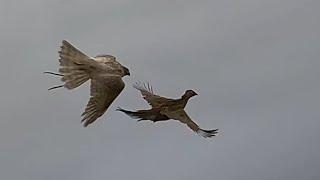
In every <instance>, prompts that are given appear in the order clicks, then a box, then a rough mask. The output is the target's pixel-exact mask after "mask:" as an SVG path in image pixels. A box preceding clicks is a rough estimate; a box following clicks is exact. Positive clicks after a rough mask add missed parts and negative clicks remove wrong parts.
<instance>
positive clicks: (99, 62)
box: [45, 40, 130, 127]
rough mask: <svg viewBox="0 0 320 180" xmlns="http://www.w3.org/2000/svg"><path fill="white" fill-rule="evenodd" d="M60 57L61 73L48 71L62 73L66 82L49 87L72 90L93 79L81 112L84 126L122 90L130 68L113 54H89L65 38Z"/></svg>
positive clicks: (94, 118)
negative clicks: (118, 60) (123, 64)
mask: <svg viewBox="0 0 320 180" xmlns="http://www.w3.org/2000/svg"><path fill="white" fill-rule="evenodd" d="M59 57H60V59H59V62H60V68H59V73H53V72H45V73H47V74H53V75H57V76H61V81H63V82H64V84H63V85H60V86H55V87H52V88H50V89H49V90H52V89H56V88H60V87H65V88H67V89H70V90H71V89H74V88H76V87H79V86H80V85H81V84H83V83H84V82H86V81H88V80H89V79H90V80H91V85H90V96H91V97H90V100H89V102H88V104H87V107H86V109H85V111H84V112H83V114H82V115H81V116H82V117H83V118H82V120H81V122H82V123H83V126H84V127H87V126H88V125H89V124H91V123H93V122H94V121H95V120H97V118H99V117H100V116H102V115H103V114H104V113H105V112H106V111H107V109H108V107H109V106H110V104H111V103H112V102H113V101H114V100H115V98H116V97H118V95H119V94H120V93H121V91H122V90H123V88H124V86H125V84H124V82H123V81H122V77H124V76H126V75H129V76H130V72H129V69H128V68H126V67H124V66H122V65H121V64H120V63H119V62H117V61H116V58H115V57H114V56H111V55H98V56H96V57H89V56H87V55H86V54H84V53H83V52H81V51H80V50H78V49H77V48H75V47H74V46H73V45H72V44H70V43H69V42H67V41H66V40H63V41H62V46H61V49H60V51H59Z"/></svg>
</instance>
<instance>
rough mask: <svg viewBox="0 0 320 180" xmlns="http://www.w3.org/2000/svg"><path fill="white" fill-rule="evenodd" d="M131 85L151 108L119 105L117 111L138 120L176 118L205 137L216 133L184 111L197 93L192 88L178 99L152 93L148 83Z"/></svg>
mask: <svg viewBox="0 0 320 180" xmlns="http://www.w3.org/2000/svg"><path fill="white" fill-rule="evenodd" d="M133 87H134V88H136V89H137V90H139V91H140V92H141V94H142V97H143V98H144V99H145V100H146V101H147V102H148V103H149V105H151V107H152V108H151V109H148V110H138V111H128V110H125V109H122V108H120V107H119V108H118V109H117V110H118V111H121V112H124V113H125V114H127V115H128V116H130V117H131V118H134V119H138V121H142V120H150V121H153V122H158V121H166V120H170V119H173V120H178V121H180V122H181V123H184V124H186V125H187V126H188V127H189V128H190V129H192V130H193V131H194V132H196V133H197V134H199V135H201V136H202V137H205V138H207V137H213V136H215V135H216V133H218V129H213V130H204V129H201V128H200V127H199V126H198V125H197V124H196V123H195V122H193V121H192V120H191V118H190V117H189V116H188V114H187V113H186V112H185V110H184V108H185V106H186V104H187V102H188V100H189V99H190V98H191V97H193V96H195V95H197V93H195V92H194V91H193V90H187V91H186V92H185V93H184V94H183V95H182V97H181V98H179V99H168V98H165V97H161V96H158V95H156V94H154V93H153V89H152V86H150V84H143V83H136V84H134V85H133Z"/></svg>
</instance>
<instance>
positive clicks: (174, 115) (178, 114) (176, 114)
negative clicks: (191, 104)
mask: <svg viewBox="0 0 320 180" xmlns="http://www.w3.org/2000/svg"><path fill="white" fill-rule="evenodd" d="M161 113H162V114H164V115H166V116H168V117H169V118H170V119H175V120H178V121H180V122H182V123H184V124H186V125H187V126H188V127H189V128H190V129H192V130H193V131H194V132H196V133H197V134H199V135H200V136H202V137H205V138H207V137H212V136H215V134H216V133H218V129H213V130H204V129H201V128H200V127H199V126H198V125H197V124H196V123H195V122H193V121H192V119H191V118H190V117H189V116H188V114H187V113H186V112H185V111H184V110H183V109H182V110H178V111H168V110H164V111H162V112H161Z"/></svg>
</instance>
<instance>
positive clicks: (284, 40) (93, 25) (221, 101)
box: [0, 0, 320, 180]
mask: <svg viewBox="0 0 320 180" xmlns="http://www.w3.org/2000/svg"><path fill="white" fill-rule="evenodd" d="M319 8H320V1H318V0H303V1H302V0H242V1H239V0H207V1H206V0H199V1H193V0H176V1H174V0H158V1H152V0H135V1H133V0H131V1H130V0H108V1H103V2H102V1H101V2H100V1H93V0H92V1H75V0H73V1H71V0H70V1H62V0H59V1H58V0H56V1H43V0H38V1H14V0H1V1H0V23H1V26H0V29H1V34H0V55H1V62H2V65H1V66H0V69H1V70H0V82H1V94H0V144H1V145H0V179H4V180H18V179H25V180H29V179H30V180H57V179H61V180H62V179H67V180H88V179H90V180H100V179H132V180H133V179H137V180H150V179H153V180H165V179H168V180H194V179H206V180H215V179H217V180H232V179H237V180H283V179H290V180H302V179H304V180H318V179H320V172H319V169H320V141H319V137H320V131H319V128H320V113H319V107H320V95H319V92H320V83H319V79H320V70H319V69H320V59H319V56H320V34H319V32H320V21H319V19H320V11H319ZM63 39H66V40H68V41H70V42H71V43H73V44H74V45H75V46H76V47H78V48H79V49H81V50H83V51H84V52H86V53H87V54H89V55H91V56H94V55H96V54H112V55H115V56H116V57H117V58H118V60H119V61H120V62H121V63H122V64H123V65H125V66H127V67H129V68H130V71H131V76H130V77H125V78H124V81H125V82H126V84H127V86H126V88H125V90H124V91H123V92H122V93H121V94H120V96H119V97H118V98H117V99H116V100H115V101H114V103H113V104H112V106H111V107H110V108H109V110H108V112H107V113H106V114H104V115H103V116H102V117H101V118H100V119H99V120H98V121H96V122H95V123H94V124H92V125H91V126H89V127H88V128H83V127H82V126H81V124H80V120H81V117H80V115H81V113H82V112H83V110H84V108H85V105H86V104H87V101H88V98H89V86H88V85H89V83H86V84H85V85H83V86H81V87H79V88H77V89H75V90H72V91H68V90H66V89H58V90H56V91H52V92H51V91H50V92H48V91H47V88H49V87H52V86H54V85H59V84H61V82H60V81H59V78H56V77H51V76H47V75H44V74H42V72H43V71H46V70H50V71H57V69H58V53H57V51H58V49H59V46H60V44H61V41H62V40H63ZM138 80H142V81H148V82H150V83H151V84H153V88H154V90H155V92H156V93H157V94H160V95H163V96H166V97H172V98H178V97H180V96H181V95H182V94H183V92H184V91H185V90H186V89H193V90H195V91H196V92H197V93H198V94H199V96H196V97H194V98H192V99H191V100H190V101H189V104H188V106H187V107H186V110H187V112H188V113H189V115H190V116H191V117H192V118H193V119H194V121H196V122H197V123H198V124H199V125H200V126H201V127H202V128H204V129H213V128H219V130H220V133H219V135H218V136H217V137H214V138H212V139H204V138H202V137H200V136H198V135H196V134H195V133H194V132H192V131H191V130H190V129H188V128H187V127H186V126H185V125H183V124H180V123H178V122H175V121H168V122H161V123H155V124H154V123H152V122H139V123H137V122H136V121H135V120H132V119H130V118H128V117H127V116H126V115H124V114H122V113H119V112H116V111H114V110H115V109H116V107H118V106H121V107H123V108H126V109H133V110H135V109H142V108H147V107H148V106H147V103H145V102H144V100H143V99H142V98H141V96H140V94H139V93H138V92H137V91H136V90H135V89H133V88H132V86H131V84H132V83H133V82H135V81H138Z"/></svg>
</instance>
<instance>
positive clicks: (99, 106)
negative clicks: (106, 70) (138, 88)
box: [81, 76, 125, 127]
mask: <svg viewBox="0 0 320 180" xmlns="http://www.w3.org/2000/svg"><path fill="white" fill-rule="evenodd" d="M124 86H125V85H124V82H123V81H122V79H121V77H120V76H118V77H116V76H111V77H105V76H104V77H100V76H99V77H96V78H92V79H91V87H90V95H91V98H90V100H89V102H88V104H87V107H86V109H85V111H84V113H83V114H82V116H83V119H82V120H81V122H83V123H84V124H83V125H84V127H86V126H88V125H89V124H91V123H93V122H94V121H95V120H96V119H97V118H98V117H100V116H102V115H103V114H104V113H105V112H106V110H107V109H108V107H109V106H110V104H111V103H112V102H113V101H114V100H115V98H116V97H118V95H119V94H120V93H121V91H122V90H123V88H124Z"/></svg>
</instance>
